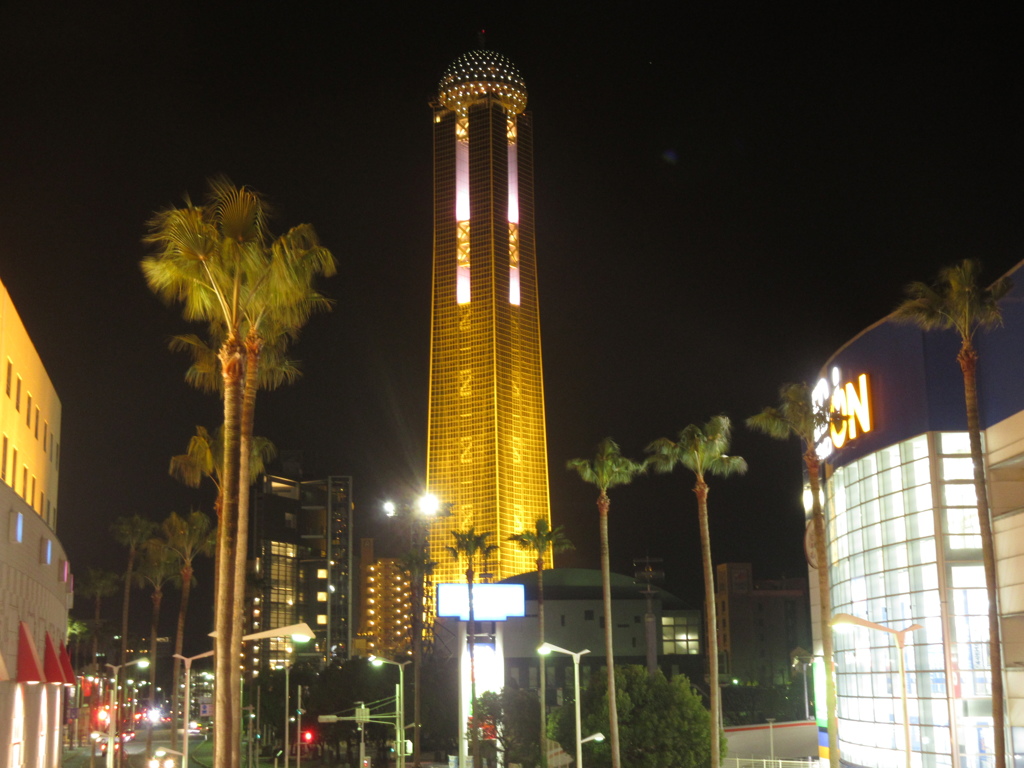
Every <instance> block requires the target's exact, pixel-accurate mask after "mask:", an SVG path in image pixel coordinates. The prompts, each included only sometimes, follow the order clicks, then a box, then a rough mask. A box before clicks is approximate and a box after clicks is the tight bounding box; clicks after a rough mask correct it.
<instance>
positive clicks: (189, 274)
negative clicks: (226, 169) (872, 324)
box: [142, 179, 267, 768]
mask: <svg viewBox="0 0 1024 768" xmlns="http://www.w3.org/2000/svg"><path fill="white" fill-rule="evenodd" d="M210 188H211V189H210V198H209V201H208V203H207V204H206V205H204V206H197V205H195V204H193V203H192V201H191V200H188V199H186V201H185V205H184V207H182V208H170V209H167V210H164V211H161V212H160V213H158V214H157V215H156V216H155V217H154V218H153V219H151V220H150V222H149V234H148V235H147V236H146V237H145V238H144V241H145V242H147V243H149V244H151V245H153V246H155V247H156V253H155V254H153V255H151V256H148V257H146V258H145V259H144V260H143V261H142V271H143V274H144V275H145V277H146V282H147V283H148V284H149V287H150V288H151V289H152V290H153V291H154V292H155V293H157V294H158V295H159V296H161V297H162V298H163V299H164V300H166V301H167V302H172V301H181V302H183V303H184V314H185V318H186V319H187V320H194V321H199V322H203V323H208V324H211V325H214V326H216V327H218V328H220V329H221V330H222V334H223V342H222V344H221V346H220V349H219V350H218V359H219V363H220V372H221V376H222V377H223V380H224V385H223V393H224V394H223V400H224V469H223V471H222V473H221V515H220V517H221V519H220V525H218V527H217V531H218V537H217V559H216V571H217V577H216V597H215V610H214V628H215V630H216V632H217V638H216V641H215V646H214V648H215V676H216V680H217V685H216V688H215V695H214V728H215V733H216V738H215V740H214V745H215V747H214V765H215V767H216V768H228V767H229V766H230V765H232V762H231V749H230V745H231V743H232V741H234V740H236V735H237V730H236V729H237V724H236V722H235V717H234V711H235V708H236V707H235V705H236V704H239V705H240V702H239V701H238V698H239V697H238V694H237V693H236V692H237V690H238V686H236V685H233V684H232V680H233V678H235V677H237V668H238V664H237V661H236V658H237V651H238V649H237V648H236V647H235V646H234V645H233V643H232V639H233V638H232V630H233V627H234V623H235V614H236V613H238V612H240V609H241V601H240V600H238V599H237V598H238V596H236V595H235V594H234V591H233V589H232V588H231V587H232V585H233V575H234V555H235V552H236V551H237V550H238V544H239V539H238V477H239V449H240V448H239V441H240V431H239V418H240V414H241V405H242V372H243V368H244V361H243V356H244V353H245V350H244V347H243V345H242V323H243V321H244V317H245V307H244V303H245V300H246V298H247V296H248V291H247V284H248V283H249V281H250V279H251V275H252V272H253V271H256V270H259V269H260V268H261V267H262V265H263V263H264V261H265V259H264V252H265V243H266V238H267V223H266V214H265V211H264V205H263V201H262V199H261V198H260V196H259V195H258V194H257V193H256V192H255V191H253V190H251V189H249V188H247V187H242V188H238V187H235V186H234V185H233V184H231V183H230V182H228V181H227V180H225V179H217V180H214V181H212V182H211V183H210ZM243 547H244V545H243Z"/></svg>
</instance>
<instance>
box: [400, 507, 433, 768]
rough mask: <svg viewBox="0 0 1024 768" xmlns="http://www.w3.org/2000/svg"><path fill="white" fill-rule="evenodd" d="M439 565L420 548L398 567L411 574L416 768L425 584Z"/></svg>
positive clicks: (414, 550) (413, 756)
mask: <svg viewBox="0 0 1024 768" xmlns="http://www.w3.org/2000/svg"><path fill="white" fill-rule="evenodd" d="M413 524H414V525H415V524H416V523H413ZM436 565H437V563H435V562H434V561H432V560H431V559H430V556H429V555H428V554H427V552H426V550H425V549H424V548H423V547H421V546H417V547H414V548H413V549H411V550H409V551H408V552H406V553H405V555H404V556H403V557H402V558H401V559H400V560H399V563H398V567H399V568H401V569H402V571H403V572H404V573H408V574H409V579H410V581H411V582H412V659H413V668H412V674H413V680H412V686H413V689H412V694H413V698H412V702H413V703H412V721H413V727H412V762H413V765H414V766H417V768H418V766H419V764H420V684H421V679H422V675H421V674H420V671H421V670H420V668H421V666H422V664H423V614H424V613H425V612H426V606H425V605H424V599H423V584H424V581H425V580H426V579H427V577H428V576H430V575H431V574H433V572H434V566H436Z"/></svg>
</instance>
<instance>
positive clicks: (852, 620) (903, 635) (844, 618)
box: [831, 613, 924, 768]
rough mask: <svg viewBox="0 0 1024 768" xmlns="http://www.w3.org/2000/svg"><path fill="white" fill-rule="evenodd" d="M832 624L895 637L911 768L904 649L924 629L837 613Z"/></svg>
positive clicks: (907, 753) (906, 746)
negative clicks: (910, 636) (910, 637)
mask: <svg viewBox="0 0 1024 768" xmlns="http://www.w3.org/2000/svg"><path fill="white" fill-rule="evenodd" d="M831 624H832V626H833V627H836V626H841V625H847V624H855V625H857V626H858V627H865V628H867V629H874V630H877V631H878V632H885V633H887V634H890V635H892V636H893V638H894V639H895V641H896V656H897V661H898V663H899V675H900V700H901V703H902V704H903V749H904V753H905V754H906V759H907V768H910V755H911V749H910V715H909V713H908V711H907V670H906V666H905V665H904V663H903V649H904V647H905V646H906V639H907V633H908V632H913V631H914V630H915V629H924V627H922V626H921V625H920V624H911V625H910V626H909V627H907V628H905V629H891V628H890V627H886V626H883V625H881V624H876V623H875V622H873V621H868V620H867V619H862V618H860V617H858V616H853V615H851V614H849V613H837V614H836V615H835V616H833V617H832V621H831Z"/></svg>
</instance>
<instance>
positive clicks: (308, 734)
mask: <svg viewBox="0 0 1024 768" xmlns="http://www.w3.org/2000/svg"><path fill="white" fill-rule="evenodd" d="M302 742H303V743H304V744H311V743H312V742H313V732H312V731H304V732H303V734H302Z"/></svg>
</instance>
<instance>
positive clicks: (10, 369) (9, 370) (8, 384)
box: [7, 360, 14, 397]
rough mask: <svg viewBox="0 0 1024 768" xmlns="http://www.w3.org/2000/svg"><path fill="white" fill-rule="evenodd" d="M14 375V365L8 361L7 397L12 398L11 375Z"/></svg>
mask: <svg viewBox="0 0 1024 768" xmlns="http://www.w3.org/2000/svg"><path fill="white" fill-rule="evenodd" d="M13 373H14V363H12V362H11V361H10V360H8V361H7V396H8V397H10V396H11V375H12V374H13Z"/></svg>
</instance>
